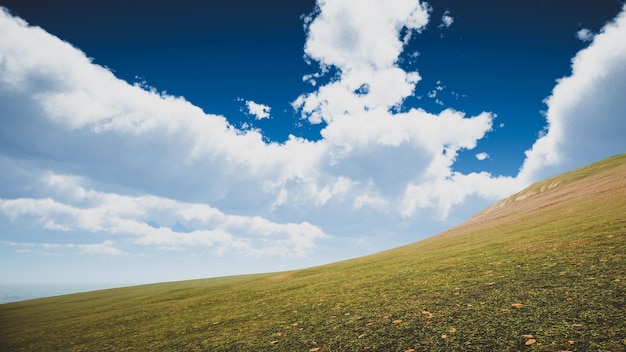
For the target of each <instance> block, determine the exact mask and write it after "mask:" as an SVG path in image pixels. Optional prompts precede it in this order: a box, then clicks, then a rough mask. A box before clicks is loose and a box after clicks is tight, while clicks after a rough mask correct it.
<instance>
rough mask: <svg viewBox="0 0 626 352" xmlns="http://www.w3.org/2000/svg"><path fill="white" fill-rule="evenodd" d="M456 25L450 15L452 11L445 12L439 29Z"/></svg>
mask: <svg viewBox="0 0 626 352" xmlns="http://www.w3.org/2000/svg"><path fill="white" fill-rule="evenodd" d="M453 23H454V17H452V16H451V15H450V11H445V12H444V13H443V15H442V16H441V24H440V25H439V28H448V27H450V26H451V25H452V24H453Z"/></svg>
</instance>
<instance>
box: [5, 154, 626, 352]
mask: <svg viewBox="0 0 626 352" xmlns="http://www.w3.org/2000/svg"><path fill="white" fill-rule="evenodd" d="M555 184H556V186H553V187H551V188H550V185H555ZM542 189H543V191H542ZM521 196H523V197H521ZM515 198H520V199H521V198H524V199H523V200H520V201H517V202H515V201H514V199H515ZM501 204H503V205H501ZM499 205H501V206H499ZM624 214H626V157H625V156H619V157H615V158H612V159H608V160H606V161H604V162H601V163H599V164H594V165H592V166H590V167H587V168H584V169H580V170H576V171H575V172H572V173H568V174H565V175H562V176H560V177H558V178H556V179H552V180H546V181H543V182H541V183H538V184H536V185H533V186H531V187H530V188H529V189H527V190H525V191H523V192H520V194H518V195H516V196H513V197H511V198H510V199H509V200H508V201H506V202H503V203H500V204H497V205H496V206H494V207H492V208H490V209H487V210H486V211H484V212H483V213H481V214H479V215H478V216H476V217H475V218H473V219H472V220H470V221H469V222H468V223H466V224H464V225H462V226H460V227H458V228H455V229H452V230H450V231H449V232H447V233H444V234H442V235H440V236H436V237H434V238H431V239H428V240H425V241H421V242H418V243H415V244H412V245H408V246H404V247H400V248H397V249H394V250H390V251H385V252H381V253H378V254H375V255H372V256H368V257H363V258H358V259H355V260H350V261H345V262H340V263H334V264H330V265H326V266H321V267H315V268H310V269H306V270H299V271H293V272H285V273H272V274H262V275H250V276H239V277H229V278H218V279H207V280H195V281H185V282H177V283H165V284H156V285H147V286H138V287H131V288H121V289H113V290H104V291H97V292H91V293H83V294H76V295H68V296H61V297H55V298H47V299H39V300H33V301H26V302H18V303H11V304H5V305H0V347H1V348H2V350H6V351H20V350H27V351H52V350H63V351H113V350H115V351H123V350H142V351H226V350H239V351H251V350H254V351H274V350H275V351H366V350H370V351H409V350H411V349H413V350H415V351H507V350H508V351H518V350H533V351H624V350H626V311H625V309H626V237H625V236H626V216H625V215H624Z"/></svg>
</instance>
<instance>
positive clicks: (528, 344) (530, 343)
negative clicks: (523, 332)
mask: <svg viewBox="0 0 626 352" xmlns="http://www.w3.org/2000/svg"><path fill="white" fill-rule="evenodd" d="M535 342H537V340H535V339H529V340H527V341H526V343H525V344H524V345H526V346H530V345H532V344H534V343H535Z"/></svg>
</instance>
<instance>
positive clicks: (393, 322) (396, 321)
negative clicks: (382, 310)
mask: <svg viewBox="0 0 626 352" xmlns="http://www.w3.org/2000/svg"><path fill="white" fill-rule="evenodd" d="M391 323H392V324H400V323H402V319H396V320H394V321H392V322H391Z"/></svg>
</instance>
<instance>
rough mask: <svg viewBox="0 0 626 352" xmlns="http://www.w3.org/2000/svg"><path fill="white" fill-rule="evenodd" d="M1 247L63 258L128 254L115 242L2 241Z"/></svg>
mask: <svg viewBox="0 0 626 352" xmlns="http://www.w3.org/2000/svg"><path fill="white" fill-rule="evenodd" d="M0 246H4V247H13V248H16V249H17V251H19V252H24V253H33V252H37V253H38V254H44V255H53V256H63V255H66V254H71V253H72V252H74V253H76V252H77V253H81V254H89V255H101V256H118V255H124V254H127V253H126V252H124V251H123V250H121V249H118V248H116V247H115V242H113V241H111V240H106V241H103V242H100V243H94V244H76V243H44V242H36V243H35V242H14V241H0Z"/></svg>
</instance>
